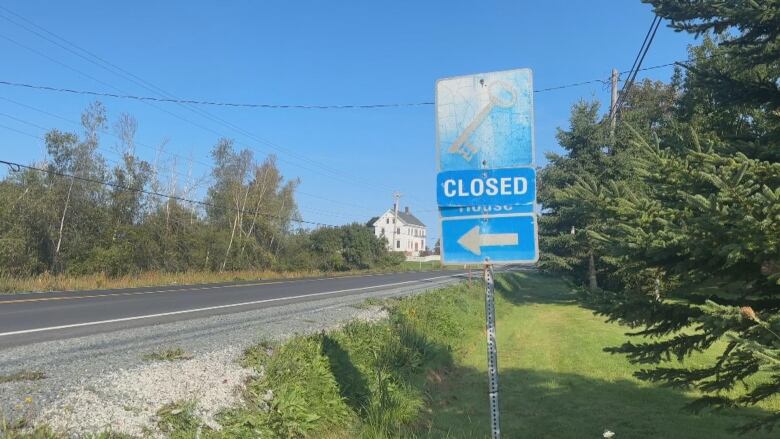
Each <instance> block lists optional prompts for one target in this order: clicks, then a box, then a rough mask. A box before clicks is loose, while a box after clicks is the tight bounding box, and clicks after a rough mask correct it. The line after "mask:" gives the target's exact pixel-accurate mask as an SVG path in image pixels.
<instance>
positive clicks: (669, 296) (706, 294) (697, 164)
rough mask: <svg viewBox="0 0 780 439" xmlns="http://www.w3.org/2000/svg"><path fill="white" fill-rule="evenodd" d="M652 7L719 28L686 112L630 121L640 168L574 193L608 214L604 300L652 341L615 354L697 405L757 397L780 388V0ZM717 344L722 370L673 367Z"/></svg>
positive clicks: (694, 24) (624, 145)
mask: <svg viewBox="0 0 780 439" xmlns="http://www.w3.org/2000/svg"><path fill="white" fill-rule="evenodd" d="M646 1H647V2H648V3H651V4H653V6H654V7H655V11H656V13H657V14H659V15H660V16H662V17H663V18H666V19H668V20H669V21H670V22H671V25H672V27H674V28H676V29H678V30H680V31H688V32H693V33H697V34H707V38H705V40H704V42H703V44H702V45H701V46H700V47H697V48H694V49H692V50H691V59H690V62H689V63H688V64H687V65H686V66H685V68H686V75H685V78H684V79H683V80H682V81H681V82H680V89H679V93H680V94H679V96H676V99H675V101H676V102H675V105H674V110H675V111H674V113H673V114H674V116H675V118H674V120H671V121H668V123H667V124H662V125H666V126H665V127H663V126H662V127H660V128H659V129H651V130H650V132H649V133H648V131H647V130H646V129H645V127H646V125H643V124H639V123H637V121H636V120H627V118H624V123H623V125H622V126H623V129H624V130H628V131H629V133H628V137H620V136H617V137H618V138H617V139H616V143H615V146H614V150H615V151H617V152H618V154H619V151H621V150H622V151H627V152H629V153H630V158H631V166H630V167H629V168H628V169H630V170H631V172H630V173H626V174H624V175H622V176H618V177H613V178H609V179H606V180H601V181H599V180H597V179H593V178H592V176H589V175H583V176H578V177H577V179H576V182H574V183H573V184H572V185H570V186H568V187H567V188H565V189H563V190H562V191H561V192H562V195H561V196H560V198H561V199H563V200H570V201H569V202H571V200H577V201H578V202H579V203H580V204H581V208H580V209H581V210H582V211H585V212H599V215H598V218H600V221H602V223H601V227H600V228H598V229H597V228H591V229H589V230H588V236H589V238H590V239H591V240H593V241H594V242H598V243H599V245H600V248H601V251H602V252H603V253H604V259H609V260H610V261H611V262H612V267H611V268H610V271H611V276H612V278H613V279H614V280H615V281H614V282H613V283H612V284H610V291H604V292H599V293H595V294H592V295H591V298H593V299H594V300H596V301H597V303H598V304H599V306H600V310H601V312H603V313H604V314H605V315H607V316H609V318H610V319H611V320H614V321H618V322H620V323H623V324H625V325H628V326H630V327H632V328H635V329H636V331H635V332H633V333H632V335H634V336H638V337H642V338H644V339H643V340H642V341H641V342H638V343H634V342H629V343H626V344H624V345H623V346H620V347H617V348H611V349H609V350H610V351H612V352H615V353H621V354H625V355H628V357H629V359H631V360H632V361H634V362H637V363H641V364H645V365H647V367H646V368H645V369H643V370H642V371H640V372H639V373H638V374H637V375H638V376H639V377H640V378H643V379H646V380H651V381H657V382H662V383H665V384H669V385H674V386H679V387H684V388H691V387H692V388H696V389H698V390H699V391H701V392H703V393H704V394H705V397H703V398H701V399H700V400H698V401H697V402H696V403H695V404H693V406H694V407H697V408H701V407H705V406H713V405H714V406H730V405H752V404H756V403H758V402H760V401H763V400H766V399H767V398H771V397H773V396H776V395H778V394H780V336H778V334H780V164H779V163H778V161H780V138H779V137H778V133H779V132H780V131H778V128H779V127H780V113H778V109H780V92H778V87H780V85H779V84H780V64H779V62H780V61H779V59H780V57H778V53H780V46H779V45H778V44H780V43H779V42H780V2H778V1H763V2H758V1H717V2H703V1H696V2H694V1H682V0H646ZM628 139H630V140H628ZM604 172H609V171H608V170H604ZM629 174H631V175H629ZM708 349H717V350H718V351H719V352H720V355H719V357H718V359H717V360H716V361H715V362H713V363H712V364H703V365H699V366H697V367H690V366H687V367H684V366H679V365H675V364H673V361H674V360H681V359H684V358H686V357H688V356H690V355H691V354H693V353H695V352H699V351H703V350H708ZM738 384H741V385H742V386H743V391H742V392H738V393H730V391H731V390H732V389H734V388H735V387H736V386H737V385H738ZM734 395H740V396H734ZM778 421H780V414H775V415H774V416H770V417H768V418H766V419H762V420H760V421H757V422H755V423H752V424H750V425H747V426H745V428H757V427H760V426H766V427H769V428H771V427H772V426H773V425H774V424H776V423H777V422H778Z"/></svg>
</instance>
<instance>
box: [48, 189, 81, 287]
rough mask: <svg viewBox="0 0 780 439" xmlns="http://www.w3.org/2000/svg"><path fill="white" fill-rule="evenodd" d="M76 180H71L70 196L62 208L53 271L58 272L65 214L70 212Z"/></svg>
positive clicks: (66, 198)
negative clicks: (71, 195) (71, 197)
mask: <svg viewBox="0 0 780 439" xmlns="http://www.w3.org/2000/svg"><path fill="white" fill-rule="evenodd" d="M74 181H75V179H74V178H73V177H71V178H70V185H69V186H68V195H67V196H66V197H65V207H63V208H62V217H61V218H60V232H59V236H58V237H57V248H56V249H54V260H52V270H53V271H56V270H57V263H58V262H59V257H60V247H61V246H62V231H63V229H64V228H65V214H66V213H67V212H68V206H69V205H70V193H71V191H73V182H74Z"/></svg>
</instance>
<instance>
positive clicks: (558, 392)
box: [0, 273, 780, 439]
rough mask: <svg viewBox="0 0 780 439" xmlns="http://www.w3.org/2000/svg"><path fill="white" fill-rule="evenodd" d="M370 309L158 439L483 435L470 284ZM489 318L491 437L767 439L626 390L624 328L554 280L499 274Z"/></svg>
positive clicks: (163, 416)
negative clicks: (495, 368)
mask: <svg viewBox="0 0 780 439" xmlns="http://www.w3.org/2000/svg"><path fill="white" fill-rule="evenodd" d="M372 304H374V303H372ZM377 304H378V303H377ZM382 305H383V306H384V307H385V308H387V309H388V310H389V312H390V318H389V319H388V320H386V321H383V322H378V323H363V322H358V323H352V324H349V325H347V326H346V327H345V328H343V329H341V330H339V331H334V332H331V333H320V334H315V335H310V336H301V337H296V338H293V339H291V340H289V341H287V342H285V343H282V344H278V343H270V342H264V343H260V344H258V345H256V346H254V347H253V348H250V349H248V350H247V351H246V352H245V354H244V356H243V359H242V363H243V365H244V366H246V367H252V368H255V369H257V370H258V371H262V372H263V373H262V374H258V376H257V377H255V378H252V379H250V380H249V381H248V382H247V385H246V387H245V389H244V401H243V403H242V404H240V405H238V406H236V407H234V408H231V409H228V410H226V411H224V412H223V413H222V414H221V415H220V416H218V418H217V420H218V421H219V423H220V424H221V426H222V428H221V429H220V430H211V429H210V428H208V427H205V426H204V425H203V423H202V421H201V420H199V419H198V418H197V416H196V413H197V410H196V409H197V405H196V403H195V402H192V401H189V402H187V401H184V402H178V403H175V404H171V405H168V406H166V407H164V408H163V409H161V410H160V411H159V412H158V429H159V430H160V431H162V432H163V434H164V435H166V436H169V437H173V438H196V437H197V438H204V439H205V438H247V439H248V438H255V437H269V438H273V437H277V438H298V437H317V438H326V439H327V438H333V439H336V438H372V439H373V438H395V437H403V438H407V437H416V438H428V437H431V438H487V437H489V429H488V425H489V416H488V399H487V373H486V353H485V350H486V343H485V331H484V287H483V285H482V283H481V282H478V281H475V282H472V283H471V284H469V283H465V282H464V283H463V284H460V285H455V286H451V287H448V288H445V289H442V290H438V291H435V292H432V293H427V294H422V295H419V296H414V297H410V298H406V299H401V300H398V299H393V300H388V301H386V302H384V303H382ZM496 309H497V328H498V352H499V370H500V378H499V385H500V404H501V429H502V433H503V436H504V437H507V438H515V437H528V438H535V439H536V438H556V439H557V438H564V439H565V438H577V439H579V438H600V437H602V435H603V432H604V431H605V430H610V431H613V432H615V436H614V437H615V439H621V438H632V439H633V438H640V439H641V438H652V439H675V438H679V439H688V438H708V439H719V438H747V439H754V438H775V437H777V431H775V432H753V433H749V434H746V435H743V436H740V435H738V434H736V433H733V432H732V429H733V428H735V427H738V426H740V425H741V424H743V423H745V422H747V421H749V420H750V419H751V418H752V417H755V416H765V415H768V414H772V413H777V412H778V411H780V398H774V399H771V400H768V401H765V402H764V403H762V404H761V405H759V406H758V407H754V408H750V409H732V410H723V411H718V412H705V413H701V414H692V413H689V412H687V411H685V410H684V409H683V408H684V406H685V405H686V404H688V403H689V402H691V401H693V400H694V398H696V397H697V396H698V395H697V394H695V393H692V392H682V391H677V390H672V389H668V388H663V387H659V386H656V385H652V384H648V383H645V382H641V381H639V380H637V379H635V378H634V377H633V373H634V372H636V371H637V370H638V366H635V365H631V364H630V363H629V362H628V361H627V360H626V359H625V358H624V357H623V356H619V355H610V354H608V353H605V352H604V347H607V346H615V345H619V344H621V343H623V342H624V341H625V340H626V339H627V336H626V335H624V332H625V331H626V328H624V327H620V326H618V325H616V324H608V323H605V322H604V321H603V319H602V318H600V317H597V316H595V315H594V314H593V313H592V312H591V311H590V310H588V309H586V308H584V307H582V306H580V305H579V304H578V303H577V301H576V294H575V293H574V291H572V290H571V289H570V288H569V287H568V286H567V285H566V283H564V282H563V281H561V280H560V279H557V278H554V277H549V276H545V275H540V274H536V273H508V274H502V275H499V277H498V281H497V299H496ZM715 355H717V353H716V352H705V353H702V354H700V355H698V356H696V357H694V358H691V359H690V360H688V361H687V363H686V364H687V365H689V366H697V365H701V364H705V362H708V361H711V360H712V359H713V358H714V357H715ZM736 391H738V390H736ZM736 391H735V392H736ZM42 428H43V427H42ZM8 431H12V430H8ZM16 431H18V430H16ZM41 432H43V433H46V434H49V433H50V431H48V430H45V428H44V429H43V430H41ZM0 433H2V429H0ZM0 436H2V435H1V434H0ZM9 437H15V438H16V437H33V436H24V435H16V436H14V435H13V434H12V435H10V436H9ZM39 437H46V438H48V437H54V436H48V435H41V436H39ZM57 437H59V436H57ZM106 437H107V436H106Z"/></svg>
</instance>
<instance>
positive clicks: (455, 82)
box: [436, 69, 534, 171]
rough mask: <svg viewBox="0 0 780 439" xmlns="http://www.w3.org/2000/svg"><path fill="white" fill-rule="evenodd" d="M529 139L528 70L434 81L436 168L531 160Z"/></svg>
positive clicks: (492, 165)
mask: <svg viewBox="0 0 780 439" xmlns="http://www.w3.org/2000/svg"><path fill="white" fill-rule="evenodd" d="M533 140H534V139H533V87H532V81H531V70H529V69H519V70H509V71H506V72H493V73H485V74H483V75H471V76H460V77H455V78H446V79H440V80H439V81H437V83H436V149H437V152H438V161H439V163H438V170H439V171H454V170H461V169H486V168H488V169H497V168H516V167H518V166H530V165H531V164H532V163H533V162H534V151H533ZM483 162H484V163H483Z"/></svg>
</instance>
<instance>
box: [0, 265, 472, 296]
mask: <svg viewBox="0 0 780 439" xmlns="http://www.w3.org/2000/svg"><path fill="white" fill-rule="evenodd" d="M457 268H459V267H449V266H447V267H439V266H438V265H436V266H435V267H427V268H424V269H423V271H426V270H439V269H444V270H448V269H457ZM460 268H462V267H460ZM417 270H419V267H418V264H417V263H406V262H404V263H402V264H401V265H399V266H396V267H392V268H382V269H371V270H353V271H344V272H326V271H317V270H313V271H265V270H244V271H226V272H222V273H220V272H213V271H187V272H181V273H167V272H161V271H147V272H143V273H139V274H134V275H125V276H117V277H111V276H107V275H105V274H104V273H97V274H89V275H79V276H73V275H52V274H48V273H44V274H41V275H39V276H32V277H13V276H8V275H0V294H13V293H20V292H28V291H85V290H97V289H116V288H135V287H150V286H165V285H195V284H210V283H219V282H242V281H257V280H275V279H301V278H307V277H318V276H332V277H336V276H355V275H361V274H376V273H396V272H405V271H417Z"/></svg>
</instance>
